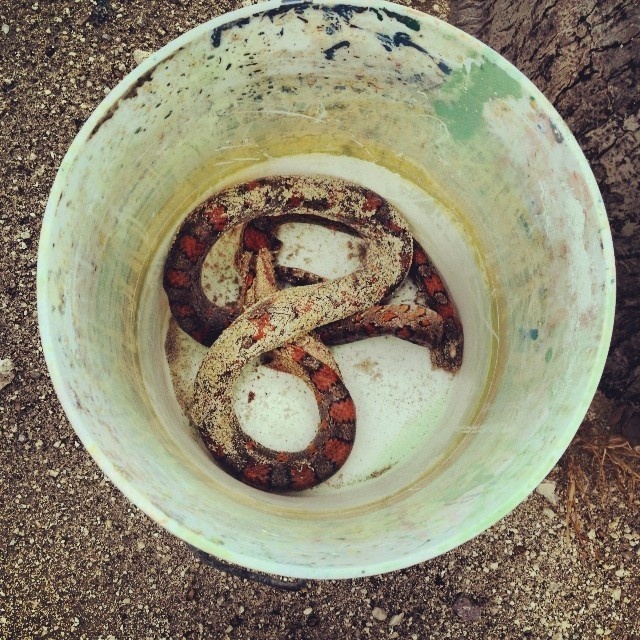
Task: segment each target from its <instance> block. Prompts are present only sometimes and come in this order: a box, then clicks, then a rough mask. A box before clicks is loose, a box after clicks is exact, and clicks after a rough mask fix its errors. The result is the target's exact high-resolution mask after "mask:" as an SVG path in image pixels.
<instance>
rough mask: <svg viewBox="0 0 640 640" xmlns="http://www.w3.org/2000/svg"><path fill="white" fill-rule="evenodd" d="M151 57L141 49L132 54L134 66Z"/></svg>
mask: <svg viewBox="0 0 640 640" xmlns="http://www.w3.org/2000/svg"><path fill="white" fill-rule="evenodd" d="M150 55H151V51H144V50H143V49H136V50H135V51H134V52H133V59H134V61H135V63H136V64H140V63H141V62H144V61H145V60H146V59H147V58H148V57H149V56H150Z"/></svg>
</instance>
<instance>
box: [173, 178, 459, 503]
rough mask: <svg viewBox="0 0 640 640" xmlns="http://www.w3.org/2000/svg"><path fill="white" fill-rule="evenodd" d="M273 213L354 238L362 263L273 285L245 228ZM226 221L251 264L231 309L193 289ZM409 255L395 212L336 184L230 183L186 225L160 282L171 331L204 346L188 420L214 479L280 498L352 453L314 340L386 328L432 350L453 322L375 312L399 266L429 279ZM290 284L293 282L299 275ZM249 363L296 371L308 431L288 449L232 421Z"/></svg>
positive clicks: (262, 239) (336, 385) (345, 396)
mask: <svg viewBox="0 0 640 640" xmlns="http://www.w3.org/2000/svg"><path fill="white" fill-rule="evenodd" d="M283 216H295V217H296V218H297V219H301V220H309V221H314V222H317V221H318V220H319V219H320V220H321V221H323V222H324V223H328V224H335V225H337V226H338V227H341V226H343V227H345V228H348V229H352V230H355V232H356V233H357V234H358V235H359V236H360V237H362V238H363V240H364V241H365V243H366V249H365V252H364V257H363V261H362V265H361V266H360V267H359V268H358V269H356V270H355V271H353V272H352V273H350V274H348V275H346V276H343V277H341V278H337V279H335V280H325V279H323V278H319V277H311V276H307V280H313V281H312V282H311V283H303V284H300V283H298V284H299V286H293V287H289V288H280V287H279V286H278V285H277V283H276V269H275V268H274V266H273V264H272V258H273V254H274V253H276V252H277V240H275V239H274V237H273V235H272V234H270V233H268V232H267V233H262V234H261V233H259V232H258V231H259V227H257V226H256V225H255V223H256V221H257V220H258V219H273V220H276V219H278V218H280V219H283ZM252 223H253V224H252ZM238 225H244V233H243V249H244V258H239V259H238V262H242V260H243V259H244V261H245V263H247V262H248V263H251V262H252V260H253V267H252V268H248V269H245V272H246V276H247V278H246V281H245V284H244V289H243V292H242V293H241V295H240V296H239V299H238V301H236V302H235V303H231V304H229V305H219V304H215V303H213V302H211V301H210V300H209V299H208V298H207V296H206V294H205V293H204V290H203V288H202V283H201V271H202V265H203V263H204V260H205V258H206V256H207V254H208V253H209V251H210V250H211V248H212V247H213V246H214V244H215V243H216V242H217V240H218V239H219V238H220V237H221V236H222V234H224V233H225V232H227V231H229V230H231V229H233V228H235V227H237V226H238ZM415 255H416V251H415V247H414V240H413V238H412V236H411V234H410V230H409V228H408V226H407V223H406V221H405V220H404V218H403V217H402V215H401V214H400V213H399V211H397V210H396V209H395V208H394V207H393V206H392V205H391V204H389V203H388V202H387V201H386V200H384V199H383V198H381V197H380V196H379V195H378V194H376V193H375V192H373V191H371V190H369V189H367V188H365V187H361V186H359V185H355V184H353V183H350V182H347V181H344V180H341V179H336V178H325V177H321V176H277V177H272V178H263V179H260V180H254V181H251V182H246V183H242V184H240V185H235V186H232V187H228V188H226V189H224V190H222V191H221V192H219V193H217V194H215V195H214V196H212V197H211V198H209V199H208V200H206V201H205V202H204V203H202V204H201V205H199V206H198V207H197V208H196V209H194V210H193V211H192V212H191V213H190V214H189V215H188V216H187V217H186V219H185V220H184V221H183V223H182V225H181V226H180V228H179V230H178V232H177V234H176V235H175V237H174V240H173V242H172V244H171V247H170V250H169V253H168V257H167V260H166V262H165V269H164V275H163V285H164V288H165V291H166V293H167V297H168V300H169V307H170V310H171V313H172V315H173V317H174V318H175V320H176V322H177V323H178V325H179V326H180V327H181V328H182V329H183V330H184V331H186V332H187V333H188V334H189V335H191V336H192V337H193V338H194V339H196V340H197V341H198V342H201V343H202V344H204V345H206V346H208V347H209V350H208V352H207V354H206V355H205V357H204V359H203V361H202V363H201V365H200V368H199V370H198V373H197V375H196V379H195V382H194V399H193V403H192V406H191V408H190V411H189V417H190V420H191V421H192V423H193V424H194V426H195V427H196V428H197V430H198V432H199V433H200V436H201V438H202V440H203V442H204V444H205V445H206V447H207V449H208V451H209V453H210V454H211V455H212V457H213V458H214V459H215V460H216V461H217V462H218V464H219V465H220V466H221V467H222V468H223V469H224V470H225V471H227V472H228V473H229V474H231V475H232V476H234V477H236V478H238V479H239V480H241V481H242V482H244V483H246V484H248V485H250V486H253V487H255V488H257V489H262V490H266V491H278V492H282V491H285V492H286V491H296V490H303V489H308V488H311V487H313V486H315V485H317V484H319V483H320V482H323V481H324V480H326V479H328V478H329V477H330V476H332V475H333V474H334V473H336V472H337V471H338V469H340V468H341V467H342V465H343V464H344V463H345V461H346V459H347V457H348V455H349V453H350V451H351V448H352V446H353V441H354V435H355V407H354V404H353V400H352V399H351V397H350V395H349V393H348V390H347V389H346V387H345V385H344V383H343V381H342V379H341V376H340V372H339V369H338V367H337V365H336V364H335V361H333V358H332V357H331V356H330V352H329V350H328V349H327V348H326V347H325V346H324V340H329V342H331V339H330V338H329V336H333V342H331V343H332V344H338V343H340V341H342V342H349V341H352V340H354V339H359V338H360V337H365V336H368V335H372V334H376V333H377V334H381V333H385V332H386V333H392V334H394V335H398V337H404V338H405V339H414V341H420V340H422V343H424V344H428V345H429V346H432V347H434V346H438V345H440V346H441V345H442V343H443V335H444V325H445V324H446V322H447V320H450V321H451V322H450V323H449V324H450V325H451V326H453V327H454V328H455V327H456V326H457V325H456V321H457V316H456V315H453V316H451V317H449V318H447V319H445V320H444V322H443V317H442V316H440V315H439V314H438V313H437V312H436V311H434V310H433V309H430V308H427V307H424V306H420V305H388V304H381V302H382V301H385V300H386V299H387V298H388V297H389V296H390V295H391V293H392V292H393V290H394V289H395V288H396V287H397V286H398V285H399V284H400V283H401V282H402V281H403V280H404V279H405V277H406V276H407V274H408V273H409V272H410V271H411V270H413V271H414V272H416V273H417V274H418V276H419V277H420V278H422V280H425V281H426V280H428V279H429V277H430V274H429V273H427V272H425V273H424V274H420V266H424V265H419V264H416V258H415ZM425 255H426V254H425ZM270 264H271V267H269V265H270ZM269 269H271V273H267V272H269ZM423 271H424V269H423ZM280 272H281V275H282V269H281V270H280ZM260 274H262V275H260ZM297 277H298V278H300V277H302V279H303V280H304V279H305V278H304V273H302V272H300V273H297ZM254 280H255V282H254ZM437 284H438V287H439V290H440V289H441V290H443V291H445V292H446V290H445V289H444V286H440V285H441V282H440V283H437ZM431 288H432V289H433V287H431ZM436 293H438V292H436ZM439 298H440V306H441V308H442V309H444V310H446V308H447V305H446V304H444V302H445V300H444V298H443V297H442V296H439ZM447 298H448V297H447ZM336 323H337V324H336ZM452 323H453V324H452ZM332 324H333V329H331V326H332ZM327 327H329V329H327ZM323 328H324V329H323ZM336 336H339V337H336ZM416 336H418V337H416ZM418 343H420V342H418ZM459 345H460V346H461V341H459ZM257 357H261V358H262V359H263V360H264V361H266V362H267V363H268V364H269V366H272V367H273V368H275V369H279V370H282V371H286V372H287V373H291V374H293V375H296V376H297V377H299V378H300V379H302V380H303V381H304V382H305V383H306V384H307V385H308V386H309V387H310V388H311V389H312V391H313V392H314V395H315V398H316V401H317V403H318V408H319V413H320V424H319V426H318V429H317V431H316V436H315V437H314V439H313V440H312V441H311V443H309V445H308V446H307V447H306V448H304V449H302V450H300V451H296V452H285V451H275V450H272V449H270V448H268V447H266V446H264V445H262V444H261V443H259V442H256V441H255V440H254V439H252V438H251V437H249V436H248V435H247V434H246V433H245V432H244V431H243V430H242V428H241V426H240V424H239V422H238V419H237V416H236V415H235V411H234V408H233V401H232V396H231V393H230V390H231V389H232V388H233V386H234V384H235V383H236V381H237V380H238V378H239V376H240V374H241V372H242V370H243V369H244V367H245V366H247V364H249V362H251V361H252V360H253V359H255V358H257ZM456 357H458V354H456Z"/></svg>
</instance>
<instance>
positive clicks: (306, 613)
mask: <svg viewBox="0 0 640 640" xmlns="http://www.w3.org/2000/svg"><path fill="white" fill-rule="evenodd" d="M302 613H303V614H304V615H305V616H309V615H311V614H312V613H313V609H312V608H311V607H307V608H306V609H305V610H304V611H303V612H302Z"/></svg>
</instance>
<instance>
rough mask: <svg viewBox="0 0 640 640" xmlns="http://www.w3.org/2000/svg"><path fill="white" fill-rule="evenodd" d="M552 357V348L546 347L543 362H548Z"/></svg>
mask: <svg viewBox="0 0 640 640" xmlns="http://www.w3.org/2000/svg"><path fill="white" fill-rule="evenodd" d="M552 357H553V349H552V348H551V347H549V348H548V349H547V353H545V354H544V361H545V362H549V361H550V360H551V358H552Z"/></svg>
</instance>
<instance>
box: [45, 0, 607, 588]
mask: <svg viewBox="0 0 640 640" xmlns="http://www.w3.org/2000/svg"><path fill="white" fill-rule="evenodd" d="M296 172H302V173H304V172H307V173H313V172H317V173H324V174H329V175H341V176H343V177H347V178H348V179H350V180H353V181H355V182H361V183H364V184H366V185H367V186H370V187H372V188H373V189H374V190H376V191H378V192H380V193H381V194H382V195H383V196H385V197H387V198H389V199H390V200H392V201H393V202H394V203H395V204H396V205H397V206H398V207H399V208H400V209H401V210H402V211H403V212H404V213H405V214H406V215H407V218H408V220H409V222H410V224H411V226H412V228H413V230H414V232H415V235H416V237H417V238H418V240H420V241H421V242H422V243H423V244H424V245H425V247H426V248H427V250H428V251H429V253H430V254H431V257H432V258H433V259H434V261H435V262H436V265H437V266H438V267H439V269H440V270H441V272H442V274H443V276H444V278H445V280H446V282H447V285H448V287H449V288H450V290H451V293H452V295H453V298H454V299H455V301H456V303H457V305H458V308H459V311H460V313H461V316H462V321H463V325H464V329H465V357H464V361H463V366H462V369H461V371H460V372H459V373H458V374H457V376H455V378H448V379H446V380H444V379H443V378H438V375H437V374H434V373H433V372H430V371H428V370H427V369H428V367H426V365H425V367H426V369H425V372H424V379H423V378H422V377H421V375H422V374H420V375H415V376H414V375H413V374H412V375H409V376H407V375H406V371H404V373H403V368H404V369H406V368H407V367H411V366H414V364H415V362H414V360H413V358H414V355H412V354H413V353H414V352H411V353H410V352H409V351H406V352H405V351H403V349H406V345H404V344H401V345H399V344H398V341H397V340H396V339H394V338H389V339H388V340H383V341H379V342H378V343H376V344H377V345H378V346H375V345H374V346H367V344H366V343H367V342H368V341H365V342H363V343H361V344H358V345H354V346H353V348H354V349H356V350H357V349H360V350H364V351H356V352H353V353H356V356H354V357H359V358H361V359H362V358H365V356H366V354H370V353H373V352H375V354H376V358H377V360H376V362H377V363H378V365H379V370H380V378H381V379H382V381H383V383H385V384H387V391H389V389H391V387H392V386H393V385H391V386H389V384H390V381H391V382H393V376H395V375H396V374H397V375H398V376H399V379H402V380H405V381H408V382H407V384H409V383H411V384H413V385H414V386H413V387H411V389H412V391H411V394H410V397H407V394H406V393H404V391H403V389H405V387H403V386H402V385H396V386H397V387H398V389H399V390H398V389H396V391H397V393H396V395H393V393H395V392H393V393H392V392H391V391H389V394H391V395H389V394H387V395H384V394H385V393H387V391H384V390H383V391H379V392H378V391H376V389H375V386H374V387H373V391H371V392H370V393H369V395H367V394H366V393H365V392H364V391H363V392H362V394H361V395H362V398H363V403H364V405H365V408H364V409H363V415H365V414H366V415H365V418H364V419H363V425H362V429H360V426H361V425H360V424H359V425H358V426H359V431H358V435H357V436H356V443H357V447H358V450H357V451H358V452H357V455H356V448H354V454H353V456H354V461H353V463H351V460H349V461H348V462H347V465H345V469H344V474H343V475H342V476H341V478H339V479H338V480H336V481H335V482H333V484H332V483H331V482H329V483H328V484H327V485H326V486H322V487H319V488H318V489H314V490H312V491H308V492H303V493H301V494H298V495H295V496H278V495H272V494H267V493H264V492H260V491H256V490H254V489H251V488H249V487H247V486H245V485H243V484H241V483H239V482H237V481H235V480H234V479H232V478H230V477H229V476H227V475H226V474H225V473H223V472H222V471H221V470H220V469H218V467H217V466H216V465H215V464H214V463H213V462H212V461H211V459H210V458H209V457H208V455H207V453H206V451H205V450H204V449H203V448H202V446H201V445H200V443H199V441H198V439H197V437H195V436H194V433H193V431H192V430H191V428H190V427H189V424H188V420H187V418H186V417H185V415H184V412H183V411H182V409H181V407H180V404H179V403H178V401H177V399H176V393H175V391H174V387H173V386H172V383H171V376H170V374H169V367H168V365H167V361H166V357H165V349H164V344H165V336H166V332H167V325H168V319H169V311H168V306H167V302H166V299H165V298H164V294H163V292H162V286H161V278H160V273H161V267H162V262H163V260H164V256H165V255H166V249H167V246H168V243H169V241H170V239H171V236H172V234H173V232H174V231H175V229H176V227H177V225H178V224H179V221H180V220H181V219H182V218H183V217H184V216H185V215H186V214H187V213H188V211H189V210H190V209H191V208H192V207H193V206H195V205H196V204H197V203H198V202H200V201H202V200H203V199H204V198H205V197H206V196H207V195H209V194H210V193H212V192H214V191H215V190H216V189H219V188H220V187H222V186H224V185H226V184H229V183H233V182H237V181H238V180H241V179H246V178H249V177H254V176H259V175H265V174H266V173H296ZM345 173H346V174H347V175H345ZM614 292H615V274H614V262H613V251H612V245H611V237H610V233H609V228H608V223H607V217H606V214H605V211H604V208H603V204H602V201H601V198H600V195H599V192H598V189H597V186H596V184H595V181H594V178H593V176H592V174H591V171H590V170H589V167H588V165H587V163H586V161H585V158H584V156H583V155H582V153H581V151H580V149H579V147H578V146H577V144H576V142H575V140H574V139H573V137H572V135H571V134H570V132H569V131H568V130H567V128H566V126H565V124H564V123H563V122H562V120H561V119H560V117H559V116H558V114H557V113H556V112H555V111H554V109H553V108H552V107H551V105H550V104H549V103H548V102H547V101H546V100H545V98H544V97H543V96H542V95H541V94H540V92H539V91H538V90H537V89H536V88H535V87H534V86H533V85H532V84H531V83H530V82H529V81H528V80H527V79H526V78H524V77H523V76H522V74H520V73H519V72H518V71H517V70H516V69H514V68H513V67H512V66H511V65H510V64H509V63H507V62H506V61H505V60H504V59H502V58H501V57H500V56H499V55H497V54H496V53H495V52H493V51H492V50H490V49H488V48H487V47H485V46H484V45H482V44H481V43H479V42H478V41H476V40H474V39H473V38H471V37H469V36H468V35H466V34H464V33H462V32H460V31H458V30H456V29H454V28H453V27H451V26H449V25H447V24H444V23H442V22H440V21H438V20H437V19H435V18H432V17H430V16H427V15H424V14H422V13H419V12H417V11H415V10H412V9H407V8H405V7H401V6H396V5H393V4H390V3H386V2H382V1H373V2H367V3H363V2H357V1H355V2H352V3H350V4H349V5H345V4H339V3H335V2H325V3H322V4H312V3H308V2H290V1H289V2H287V1H285V2H269V3H265V4H261V5H255V6H251V7H246V8H243V9H241V10H239V11H236V12H234V13H231V14H228V15H224V16H221V17H220V18H217V19H215V20H213V21H211V22H209V23H207V24H204V25H202V26H200V27H198V28H196V29H194V30H192V31H190V32H189V33H187V34H185V35H184V36H182V37H180V38H179V39H177V40H176V41H174V42H172V43H170V44H169V45H167V46H166V47H164V48H163V49H162V50H160V51H159V52H157V53H155V54H154V55H152V56H151V57H150V58H149V59H148V60H146V61H145V62H144V63H143V64H142V65H140V67H138V68H137V69H136V70H135V71H134V72H132V73H131V74H130V75H128V76H127V77H126V78H125V79H124V80H123V81H122V82H121V83H120V84H119V85H118V86H117V87H116V88H115V89H114V90H113V91H112V92H111V93H110V94H109V95H108V96H107V98H106V99H105V100H104V102H103V103H102V104H101V105H100V106H99V107H98V109H97V110H96V112H95V113H94V114H93V115H92V116H91V118H90V119H89V121H88V122H87V124H86V125H85V126H84V127H83V128H82V130H81V131H80V133H79V134H78V136H77V138H76V139H75V141H74V142H73V144H72V146H71V148H70V150H69V152H68V154H67V155H66V157H65V158H64V160H63V162H62V165H61V167H60V171H59V173H58V176H57V178H56V181H55V184H54V186H53V189H52V192H51V196H50V199H49V203H48V206H47V210H46V214H45V219H44V224H43V229H42V236H41V244H40V253H39V261H38V307H39V320H40V328H41V335H42V342H43V346H44V353H45V357H46V360H47V364H48V366H49V369H50V372H51V377H52V379H53V383H54V385H55V388H56V391H57V393H58V395H59V397H60V400H61V402H62V405H63V406H64V409H65V411H66V412H67V415H68V416H69V419H70V421H71V423H72V424H73V427H74V428H75V430H76V431H77V433H78V435H79V437H80V438H81V439H82V441H83V443H84V444H85V446H86V447H87V450H88V451H89V452H90V453H91V455H92V456H93V457H94V458H95V460H96V461H97V463H98V464H99V465H100V467H101V468H102V469H103V471H104V472H105V473H106V474H107V476H108V477H109V478H110V479H111V480H112V481H113V482H114V483H115V484H116V485H117V486H118V487H119V488H120V489H121V490H122V491H123V492H124V493H125V495H126V496H127V497H128V498H129V499H130V500H131V501H132V502H134V503H135V504H136V505H138V506H139V507H140V508H141V509H143V510H144V511H145V512H146V513H147V514H148V515H149V516H150V517H152V518H153V519H154V520H155V521H157V522H158V523H159V524H161V525H162V526H164V527H165V528H167V529H168V530H169V531H171V532H172V533H174V534H175V535H177V536H179V537H180V538H182V539H184V540H186V541H187V542H189V543H191V544H193V545H195V546H196V547H198V548H200V549H202V550H204V551H206V552H209V553H211V554H214V555H215V556H217V557H219V558H221V559H223V560H227V561H230V562H233V563H237V564H239V565H243V566H246V567H250V568H253V569H257V570H263V571H267V572H271V573H277V574H282V575H290V576H297V577H305V578H346V577H355V576H362V575H369V574H376V573H382V572H385V571H391V570H394V569H399V568H402V567H406V566H408V565H411V564H415V563H418V562H421V561H424V560H427V559H429V558H432V557H434V556H436V555H438V554H440V553H443V552H445V551H447V550H449V549H451V548H453V547H455V546H457V545H459V544H461V543H462V542H464V541H466V540H468V539H470V538H471V537H473V536H475V535H477V534H478V533H480V532H482V531H483V530H485V529H486V528H487V527H489V526H490V525H492V524H493V523H494V522H496V521H497V520H498V519H499V518H501V517H502V516H504V515H505V514H506V513H508V512H509V511H510V510H511V509H513V508H514V507H515V506H516V505H517V504H518V503H519V502H521V501H522V500H523V499H524V498H525V497H526V496H527V495H528V494H529V493H530V492H531V491H532V490H533V488H534V487H535V486H536V485H537V484H538V483H539V482H540V480H541V479H542V478H543V477H544V476H545V475H546V474H547V473H548V471H549V470H550V469H551V467H552V466H553V465H554V464H555V462H556V461H557V460H558V458H559V457H560V455H561V454H562V452H563V451H564V449H565V448H566V446H567V445H568V443H569V441H570V440H571V437H572V436H573V434H574V433H575V431H576V429H577V427H578V425H579V423H580V421H581V419H582V418H583V416H584V414H585V412H586V410H587V407H588V405H589V402H590V400H591V398H592V396H593V394H594V392H595V389H596V386H597V383H598V380H599V378H600V375H601V372H602V368H603V366H604V360H605V356H606V353H607V349H608V345H609V341H610V336H611V328H612V322H613V310H614ZM380 345H382V346H380ZM345 349H347V347H345ZM376 349H377V351H376ZM371 350H373V351H371ZM196 351H197V350H196ZM185 353H186V352H185ZM349 353H350V352H349V351H345V352H344V357H343V360H344V362H345V363H346V364H344V365H342V364H341V367H343V372H344V373H345V378H348V377H349V376H351V378H350V379H352V383H353V385H354V389H355V392H357V393H360V391H358V389H365V388H369V387H371V385H370V384H369V382H371V380H368V379H363V378H362V377H360V378H359V379H358V375H359V374H358V373H357V371H356V369H357V367H356V368H353V367H352V369H351V370H350V369H349V364H348V363H349V358H350V356H349ZM194 357H195V356H194ZM341 357H342V356H341ZM387 357H388V359H389V360H388V361H387V360H386V358H387ZM426 361H428V357H426V358H425V362H426ZM415 366H422V365H417V364H416V365H415ZM389 371H392V374H389ZM385 376H386V377H385ZM403 376H404V377H403ZM187 378H188V376H187ZM358 380H359V381H358ZM363 380H364V381H363ZM443 380H444V381H443ZM346 381H347V383H348V385H349V379H347V380H346ZM385 381H386V382H385ZM374 382H375V381H374ZM405 390H406V389H405ZM355 392H354V393H355ZM403 393H404V395H403ZM354 397H355V396H354ZM412 398H413V399H414V401H413V404H412ZM376 403H377V404H376ZM407 407H409V409H407ZM366 416H368V417H366ZM358 443H359V444H358ZM350 464H351V466H349V465H350Z"/></svg>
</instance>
